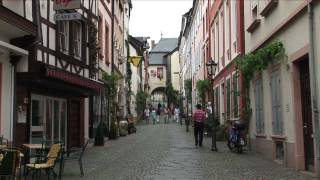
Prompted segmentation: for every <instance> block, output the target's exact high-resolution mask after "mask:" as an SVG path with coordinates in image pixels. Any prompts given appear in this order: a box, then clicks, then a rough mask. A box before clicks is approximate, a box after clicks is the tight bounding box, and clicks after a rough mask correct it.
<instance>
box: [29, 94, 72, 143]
mask: <svg viewBox="0 0 320 180" xmlns="http://www.w3.org/2000/svg"><path fill="white" fill-rule="evenodd" d="M66 122H67V101H66V100H65V99H60V98H54V97H48V96H41V95H34V94H33V95H31V123H30V143H41V141H42V140H52V141H53V140H54V141H63V142H64V143H65V144H67V142H66V129H67V126H66Z"/></svg>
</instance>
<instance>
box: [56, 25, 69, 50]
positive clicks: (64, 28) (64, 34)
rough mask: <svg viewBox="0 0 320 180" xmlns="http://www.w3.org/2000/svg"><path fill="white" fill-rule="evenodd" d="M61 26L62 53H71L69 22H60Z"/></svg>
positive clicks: (60, 43) (60, 44)
mask: <svg viewBox="0 0 320 180" xmlns="http://www.w3.org/2000/svg"><path fill="white" fill-rule="evenodd" d="M58 26H59V46H60V51H62V52H68V51H69V22H68V21H60V23H59V24H58Z"/></svg>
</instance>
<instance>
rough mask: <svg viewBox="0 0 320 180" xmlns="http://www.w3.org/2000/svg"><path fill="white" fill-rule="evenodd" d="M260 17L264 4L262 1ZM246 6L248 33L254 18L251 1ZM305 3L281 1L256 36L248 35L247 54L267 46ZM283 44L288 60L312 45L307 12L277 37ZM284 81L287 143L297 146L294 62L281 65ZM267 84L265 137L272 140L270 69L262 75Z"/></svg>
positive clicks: (252, 131)
mask: <svg viewBox="0 0 320 180" xmlns="http://www.w3.org/2000/svg"><path fill="white" fill-rule="evenodd" d="M258 2H259V3H258V4H259V5H258V14H260V12H261V9H262V7H263V5H264V4H262V2H260V1H258ZM244 3H245V11H244V12H245V29H247V27H248V26H249V25H250V23H251V15H250V12H251V11H250V1H244ZM302 3H303V1H279V4H278V7H276V8H275V9H274V11H273V12H271V14H270V15H269V16H267V17H261V16H259V17H260V18H261V24H260V26H259V27H258V28H257V29H256V30H255V31H254V32H253V33H248V32H245V40H246V41H245V47H246V53H249V52H251V51H252V50H253V49H254V48H255V47H256V46H257V45H258V44H259V43H261V42H263V40H264V39H266V38H267V36H268V35H269V34H270V33H272V32H273V31H274V29H275V28H276V27H277V26H279V25H280V24H281V23H282V22H284V21H285V19H286V18H288V17H289V15H290V14H291V13H293V11H294V10H295V9H296V8H298V7H299V5H301V4H302ZM275 39H278V40H280V41H281V42H282V43H283V44H284V47H285V51H286V52H285V53H286V55H287V57H290V56H291V55H292V54H293V53H295V52H297V51H298V50H300V49H302V48H303V47H305V46H307V45H308V40H309V39H308V17H307V13H306V11H304V13H302V14H301V15H299V16H296V17H295V20H294V21H292V22H291V23H290V24H288V25H287V26H286V27H285V28H284V29H283V30H282V31H280V32H278V33H276V34H275V35H274V37H273V38H272V40H275ZM280 69H281V70H280V72H281V73H280V77H281V78H280V79H281V95H280V97H281V105H282V107H281V109H282V119H283V126H284V132H283V135H284V137H286V141H287V142H295V126H294V125H295V124H294V119H293V116H294V105H295V104H294V103H295V101H294V96H293V82H292V79H293V77H292V73H293V72H292V62H290V61H289V60H288V58H285V59H284V61H283V63H281V64H280ZM262 80H263V96H264V97H263V108H264V109H263V110H264V121H265V134H266V135H267V139H271V135H273V132H272V109H271V90H270V68H269V69H268V70H264V71H263V72H262ZM253 87H254V86H253V84H251V89H250V99H251V106H252V108H253V109H252V110H253V111H252V112H253V116H252V121H251V125H250V135H251V138H255V135H256V122H255V118H256V117H255V113H254V112H255V107H254V91H253Z"/></svg>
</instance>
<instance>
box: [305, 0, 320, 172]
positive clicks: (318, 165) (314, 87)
mask: <svg viewBox="0 0 320 180" xmlns="http://www.w3.org/2000/svg"><path fill="white" fill-rule="evenodd" d="M312 2H313V1H310V2H309V4H308V18H309V44H310V50H309V69H310V70H309V73H310V90H311V105H312V117H313V122H314V132H315V133H314V134H315V140H314V142H315V173H316V176H317V177H319V175H320V154H319V153H320V152H319V151H320V143H319V140H320V132H319V130H320V127H319V125H320V124H319V122H320V120H319V111H318V103H319V102H318V99H319V93H318V84H317V80H316V76H317V68H316V66H317V65H316V62H315V60H316V59H315V55H314V53H315V49H314V48H315V47H314V24H313V23H314V11H313V3H312Z"/></svg>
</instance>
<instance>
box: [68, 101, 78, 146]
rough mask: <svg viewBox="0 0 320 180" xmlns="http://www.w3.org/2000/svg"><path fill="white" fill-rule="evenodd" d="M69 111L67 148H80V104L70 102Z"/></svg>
mask: <svg viewBox="0 0 320 180" xmlns="http://www.w3.org/2000/svg"><path fill="white" fill-rule="evenodd" d="M69 107H70V109H69V110H70V111H69V128H68V129H69V147H79V146H80V102H79V101H77V100H71V101H70V106H69Z"/></svg>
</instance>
